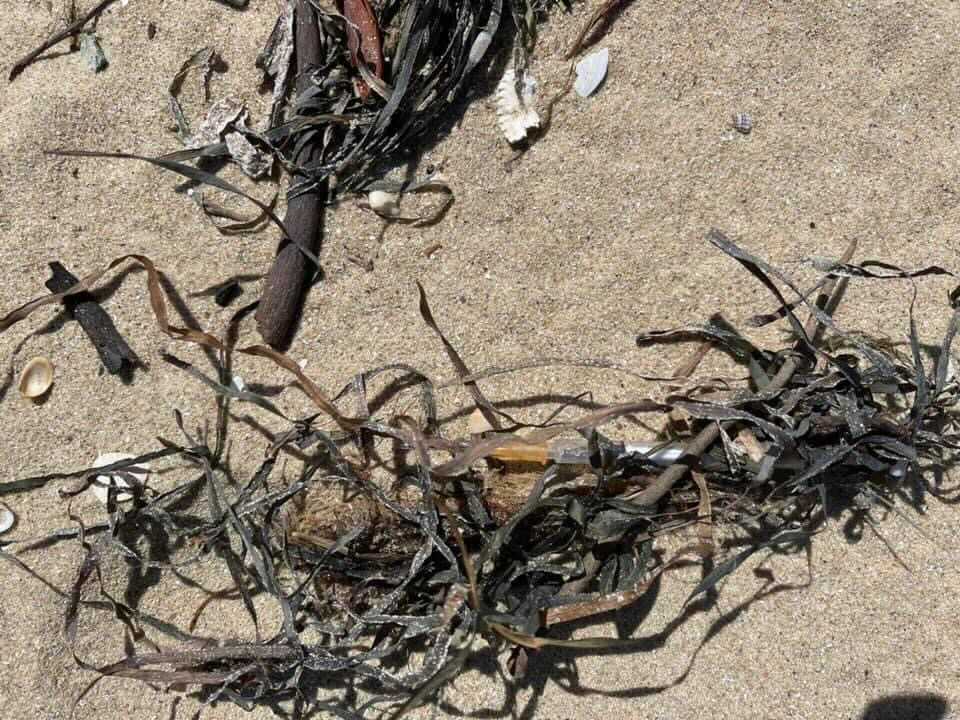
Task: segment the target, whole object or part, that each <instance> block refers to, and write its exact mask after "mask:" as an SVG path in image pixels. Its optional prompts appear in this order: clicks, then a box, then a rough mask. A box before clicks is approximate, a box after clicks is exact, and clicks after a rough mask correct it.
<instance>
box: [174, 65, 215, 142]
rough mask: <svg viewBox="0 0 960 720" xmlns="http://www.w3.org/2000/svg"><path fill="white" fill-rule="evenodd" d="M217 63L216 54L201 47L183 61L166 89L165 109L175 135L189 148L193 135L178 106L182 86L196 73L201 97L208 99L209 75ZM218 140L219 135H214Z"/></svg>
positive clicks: (180, 107) (181, 108) (181, 109)
mask: <svg viewBox="0 0 960 720" xmlns="http://www.w3.org/2000/svg"><path fill="white" fill-rule="evenodd" d="M216 61H217V53H216V51H215V50H214V49H213V48H211V47H203V48H200V49H199V50H197V51H196V52H194V53H193V54H192V55H191V56H190V57H188V58H187V59H186V60H184V61H183V63H182V64H181V65H180V69H179V70H177V72H176V73H175V74H174V76H173V79H172V80H171V81H170V85H169V86H168V87H167V109H168V110H169V111H170V115H171V116H172V117H173V121H174V123H175V124H176V127H177V135H178V136H179V137H180V141H181V142H183V144H184V145H187V146H189V144H190V140H191V138H192V137H193V135H192V134H191V132H190V123H189V122H188V121H187V118H186V116H185V115H184V113H183V107H182V106H181V105H180V93H181V92H182V91H183V84H184V82H186V79H187V77H188V76H189V75H190V74H191V73H192V72H193V71H197V72H199V74H200V84H201V86H202V88H203V97H204V99H205V100H207V99H209V97H210V75H211V73H212V72H213V65H214V63H215V62H216ZM216 140H219V135H216Z"/></svg>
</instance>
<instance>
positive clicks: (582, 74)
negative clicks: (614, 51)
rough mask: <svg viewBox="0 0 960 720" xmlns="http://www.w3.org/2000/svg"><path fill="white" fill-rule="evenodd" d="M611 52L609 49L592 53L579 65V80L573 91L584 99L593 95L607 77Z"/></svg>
mask: <svg viewBox="0 0 960 720" xmlns="http://www.w3.org/2000/svg"><path fill="white" fill-rule="evenodd" d="M609 62H610V51H609V50H608V49H607V48H603V49H602V50H597V51H596V52H594V53H590V54H589V55H587V56H586V57H585V58H584V59H583V60H581V61H580V62H578V63H577V80H576V82H575V83H574V85H573V89H574V90H576V91H577V95H579V96H580V97H582V98H585V97H588V96H590V95H593V93H594V92H596V90H597V88H598V87H600V85H601V83H603V81H604V80H605V79H606V77H607V65H608V64H609Z"/></svg>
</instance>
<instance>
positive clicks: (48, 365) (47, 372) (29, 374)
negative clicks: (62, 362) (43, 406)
mask: <svg viewBox="0 0 960 720" xmlns="http://www.w3.org/2000/svg"><path fill="white" fill-rule="evenodd" d="M51 385H53V363H52V362H50V361H49V360H47V358H45V357H35V358H33V359H32V360H30V362H28V363H27V365H26V367H24V368H23V372H22V373H20V383H19V388H20V394H21V395H23V396H24V397H25V398H30V399H36V398H38V397H41V396H42V395H43V394H44V393H46V392H47V390H49V389H50V386H51Z"/></svg>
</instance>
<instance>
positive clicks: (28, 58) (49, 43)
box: [7, 0, 116, 82]
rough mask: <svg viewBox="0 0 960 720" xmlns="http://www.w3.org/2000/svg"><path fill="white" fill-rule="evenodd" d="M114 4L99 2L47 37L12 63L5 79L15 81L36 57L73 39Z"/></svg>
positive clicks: (104, 1) (107, 0)
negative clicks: (70, 38) (64, 41)
mask: <svg viewBox="0 0 960 720" xmlns="http://www.w3.org/2000/svg"><path fill="white" fill-rule="evenodd" d="M114 2H116V0H101V2H99V3H97V4H96V5H95V6H94V8H93V9H92V10H91V11H90V12H88V13H87V14H86V15H84V16H83V17H82V18H80V19H79V20H77V21H76V22H73V23H70V25H68V26H67V27H66V28H64V29H63V30H61V31H60V32H57V33H54V34H53V35H51V36H50V37H48V38H47V39H46V40H44V41H43V42H42V43H41V44H40V47H38V48H37V49H36V50H33V51H32V52H29V53H27V54H26V55H24V56H23V57H22V58H20V59H19V60H17V62H15V63H14V65H13V67H12V68H11V69H10V76H9V77H8V78H7V81H8V82H13V81H14V80H16V78H17V75H19V74H20V73H22V72H23V71H24V69H25V68H26V67H27V66H28V65H29V64H30V63H32V62H33V61H34V60H36V59H37V58H38V57H40V56H41V55H43V53H45V52H46V51H47V50H49V49H50V48H52V47H53V46H54V45H56V44H57V43H58V42H60V41H62V40H66V39H67V38H68V37H73V36H74V35H76V34H77V33H79V32H80V31H81V30H83V28H84V26H85V25H86V24H87V23H88V22H90V21H91V20H93V19H94V18H95V17H97V16H98V15H100V13H102V12H103V11H104V10H106V9H107V8H108V7H110V5H112V4H113V3H114Z"/></svg>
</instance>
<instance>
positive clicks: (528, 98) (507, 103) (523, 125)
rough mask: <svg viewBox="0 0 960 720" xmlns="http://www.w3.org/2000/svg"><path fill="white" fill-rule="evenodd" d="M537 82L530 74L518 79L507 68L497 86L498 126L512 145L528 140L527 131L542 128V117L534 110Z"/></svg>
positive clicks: (512, 70)
mask: <svg viewBox="0 0 960 720" xmlns="http://www.w3.org/2000/svg"><path fill="white" fill-rule="evenodd" d="M536 91H537V81H536V80H534V79H533V78H532V77H531V76H530V75H529V74H527V73H523V74H521V76H520V77H517V71H516V70H515V69H514V68H512V67H511V68H507V71H506V72H505V73H503V79H502V80H500V84H499V85H497V94H496V103H497V124H499V125H500V129H501V130H502V131H503V134H504V136H506V138H507V142H509V143H510V144H511V145H512V144H513V143H518V142H520V141H521V140H524V139H526V137H527V131H528V130H532V129H534V128H538V127H540V116H539V115H538V114H537V111H536V110H534V108H533V98H534V95H535V94H536Z"/></svg>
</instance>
